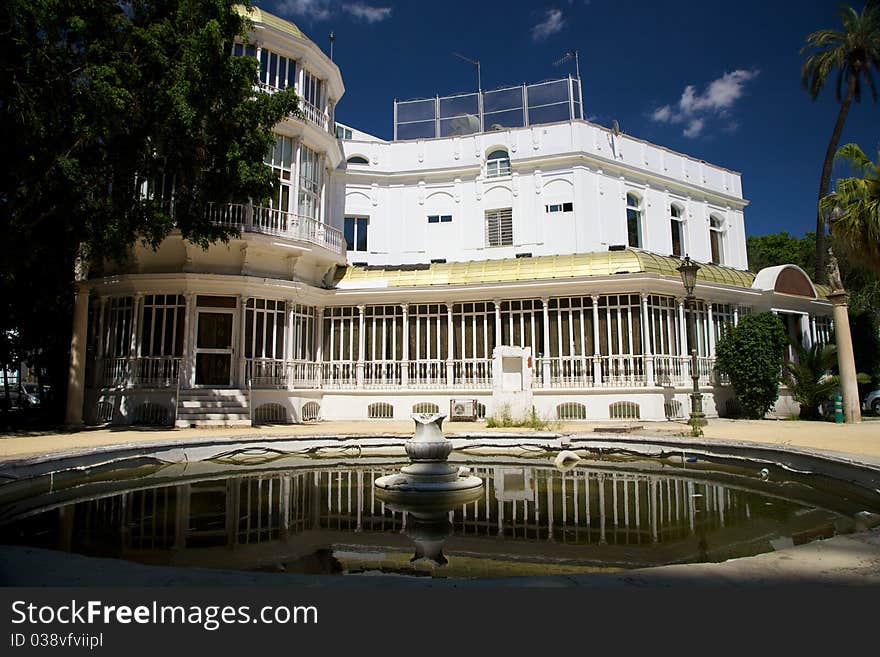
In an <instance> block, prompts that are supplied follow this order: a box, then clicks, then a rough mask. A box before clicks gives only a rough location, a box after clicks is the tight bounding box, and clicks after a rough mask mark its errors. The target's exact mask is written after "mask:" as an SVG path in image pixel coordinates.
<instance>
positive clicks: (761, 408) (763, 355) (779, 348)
mask: <svg viewBox="0 0 880 657" xmlns="http://www.w3.org/2000/svg"><path fill="white" fill-rule="evenodd" d="M787 344H788V336H787V334H786V331H785V327H784V326H783V325H782V322H781V321H779V318H778V317H776V315H774V314H773V313H760V314H758V315H746V316H745V317H743V318H742V319H740V321H739V324H738V325H737V326H735V327H731V328H730V330H728V331H727V332H726V333H725V334H724V336H722V338H721V339H720V340H719V341H718V345H717V347H716V366H717V368H718V370H719V371H720V372H722V373H724V374H726V375H727V376H728V377H729V378H730V383H731V385H732V386H733V389H734V391H735V392H736V398H737V401H738V402H739V405H740V407H741V408H742V411H743V413H744V414H745V416H746V417H749V418H754V419H760V418H762V417H764V414H765V413H766V412H767V411H768V410H770V408H771V407H772V406H773V404H774V403H776V398H777V397H778V396H779V379H780V374H781V373H782V359H783V353H784V349H785V346H786V345H787Z"/></svg>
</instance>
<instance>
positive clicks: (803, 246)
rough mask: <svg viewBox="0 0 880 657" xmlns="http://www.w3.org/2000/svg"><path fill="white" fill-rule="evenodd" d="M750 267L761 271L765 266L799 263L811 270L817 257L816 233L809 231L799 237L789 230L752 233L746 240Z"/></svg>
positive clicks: (805, 268) (803, 267)
mask: <svg viewBox="0 0 880 657" xmlns="http://www.w3.org/2000/svg"><path fill="white" fill-rule="evenodd" d="M746 250H747V253H748V259H749V269H750V270H751V271H753V272H759V271H761V270H762V269H764V268H765V267H775V266H776V265H788V264H792V265H797V266H798V267H800V268H801V269H803V270H804V271H807V272H809V271H811V270H812V268H813V264H814V260H815V257H816V235H815V233H807V235H806V236H805V237H802V238H797V237H795V236H794V235H789V234H788V232H786V231H782V232H780V233H770V234H768V235H750V236H749V237H748V239H747V240H746Z"/></svg>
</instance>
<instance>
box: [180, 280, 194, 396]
mask: <svg viewBox="0 0 880 657" xmlns="http://www.w3.org/2000/svg"><path fill="white" fill-rule="evenodd" d="M183 298H184V301H185V303H186V306H185V308H184V315H183V358H182V361H183V362H182V363H181V367H182V368H183V371H182V372H181V381H180V387H181V388H185V389H188V388H192V387H193V386H194V385H195V371H196V337H195V336H196V320H197V316H196V295H195V294H194V293H193V292H188V293H187V294H186V295H184V297H183Z"/></svg>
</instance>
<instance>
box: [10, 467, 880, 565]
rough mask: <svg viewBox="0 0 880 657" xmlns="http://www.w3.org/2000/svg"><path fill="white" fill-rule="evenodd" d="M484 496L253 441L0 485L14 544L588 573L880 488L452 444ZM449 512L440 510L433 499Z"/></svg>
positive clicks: (717, 540) (814, 521) (793, 538)
mask: <svg viewBox="0 0 880 657" xmlns="http://www.w3.org/2000/svg"><path fill="white" fill-rule="evenodd" d="M451 460H453V461H455V462H457V463H458V464H460V465H466V466H467V467H469V468H470V469H471V471H472V473H473V474H474V475H476V476H478V477H480V478H482V479H483V481H484V482H485V485H484V488H483V490H482V491H481V494H480V496H479V497H478V498H477V499H475V500H474V501H472V502H469V503H467V504H459V505H457V506H455V507H454V508H449V509H445V508H444V509H440V510H439V512H436V513H434V514H433V515H432V516H431V517H430V518H427V519H426V518H425V517H424V516H423V515H419V514H415V515H414V514H413V513H412V512H409V511H407V510H406V509H401V508H396V507H395V508H391V507H389V506H388V505H386V504H384V503H383V502H382V501H381V500H380V499H379V498H378V497H377V496H376V493H375V489H374V487H373V481H374V480H375V479H376V478H377V477H380V476H382V475H386V474H390V473H392V472H395V471H396V470H397V469H398V468H399V467H400V466H401V465H404V464H405V461H403V460H399V459H393V458H383V457H360V458H338V459H318V458H309V457H304V456H289V455H281V454H273V453H271V452H261V451H259V450H257V451H254V450H241V451H238V452H234V453H229V454H227V455H221V456H217V457H214V458H211V459H209V460H206V461H196V462H193V461H188V462H183V463H166V462H162V461H158V460H154V459H151V458H138V459H133V460H128V461H124V462H117V463H114V464H108V465H104V466H97V467H91V468H89V469H87V470H84V471H83V470H69V471H63V472H55V473H51V474H47V475H43V476H40V477H36V478H31V479H27V480H20V481H15V482H10V483H6V484H4V485H3V486H0V535H2V536H3V539H2V541H3V542H4V543H7V544H15V545H24V546H32V547H42V548H49V549H54V550H63V551H69V552H75V553H79V554H84V555H89V556H101V557H113V558H119V559H124V560H128V561H134V562H139V563H144V564H155V565H166V566H178V567H209V568H223V569H237V570H249V571H265V572H296V573H309V574H324V575H339V576H344V575H347V576H355V575H369V574H376V573H386V574H387V573H394V574H399V575H405V576H418V577H497V576H522V575H525V576H533V575H553V574H577V573H588V572H597V571H608V570H617V569H627V568H640V567H647V566H656V565H662V564H672V563H695V562H705V561H724V560H727V559H730V558H734V557H743V556H750V555H755V554H759V553H762V552H767V551H771V550H774V549H779V548H782V547H789V546H791V545H797V544H801V543H805V542H808V541H811V540H815V539H817V538H825V537H830V536H833V535H834V534H836V533H841V532H847V531H851V530H852V528H853V526H854V523H853V517H854V516H855V515H856V514H858V513H859V512H862V511H871V512H877V511H878V510H880V500H878V499H877V497H876V496H871V495H870V494H869V493H867V492H865V489H862V488H859V487H857V486H850V485H847V484H845V483H842V482H840V481H836V480H830V479H827V478H823V477H819V476H815V475H798V474H793V473H790V472H787V471H785V470H783V469H781V468H773V467H768V468H767V469H766V470H765V471H764V472H762V471H761V470H762V469H764V467H765V466H764V464H755V465H753V466H750V465H745V466H732V465H729V464H724V463H713V462H709V461H705V460H702V459H701V460H694V459H690V460H689V459H686V458H684V457H682V458H668V459H655V460H652V459H648V458H641V457H639V458H633V457H629V458H625V457H618V458H608V457H605V458H602V459H590V458H588V459H587V460H584V461H581V462H580V463H578V464H577V466H575V467H574V468H571V469H568V470H564V471H563V470H560V469H558V468H556V467H554V465H553V463H552V458H547V457H546V455H544V456H536V457H535V458H523V457H500V456H499V457H468V458H467V459H463V458H461V457H460V456H453V458H452V459H451ZM435 511H436V510H435Z"/></svg>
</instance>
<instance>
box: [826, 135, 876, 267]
mask: <svg viewBox="0 0 880 657" xmlns="http://www.w3.org/2000/svg"><path fill="white" fill-rule="evenodd" d="M837 157H838V158H841V159H845V160H848V161H849V163H850V165H851V166H852V168H853V170H854V172H855V174H856V175H855V176H853V177H851V178H841V179H840V180H838V181H837V185H836V188H835V191H834V192H832V193H831V194H829V195H828V196H826V197H825V198H823V199H822V201H821V203H820V206H821V209H822V210H823V211H824V212H825V213H826V214H827V215H828V216H829V217H831V232H832V234H833V235H834V241H835V243H836V244H839V245H840V247H841V249H842V250H843V251H844V252H845V253H846V255H848V256H849V257H851V258H853V259H854V260H856V261H858V262H860V263H861V264H863V265H865V266H866V267H868V268H869V269H870V270H871V271H873V272H874V274H875V275H877V276H880V152H878V153H877V162H872V161H871V160H870V158H868V156H867V155H865V153H864V152H863V151H862V149H861V148H859V147H858V146H857V145H856V144H846V145H844V146H842V147H841V148H840V150H839V151H837Z"/></svg>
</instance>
